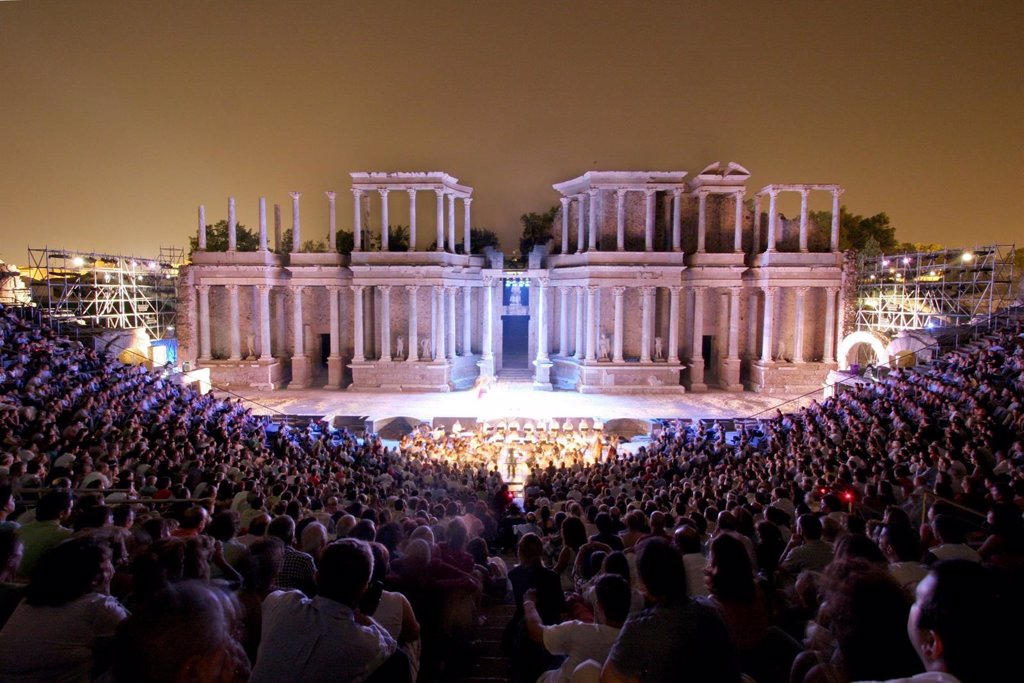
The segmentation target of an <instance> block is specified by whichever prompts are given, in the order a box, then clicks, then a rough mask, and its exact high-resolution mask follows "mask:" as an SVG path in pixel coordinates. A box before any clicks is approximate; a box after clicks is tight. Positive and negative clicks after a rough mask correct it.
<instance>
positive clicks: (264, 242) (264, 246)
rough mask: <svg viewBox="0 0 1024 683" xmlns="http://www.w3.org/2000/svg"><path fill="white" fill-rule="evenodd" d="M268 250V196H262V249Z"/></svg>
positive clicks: (263, 250)
mask: <svg viewBox="0 0 1024 683" xmlns="http://www.w3.org/2000/svg"><path fill="white" fill-rule="evenodd" d="M266 250H267V198H266V197H260V251H262V252H265V251H266Z"/></svg>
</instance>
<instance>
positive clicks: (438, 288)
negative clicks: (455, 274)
mask: <svg viewBox="0 0 1024 683" xmlns="http://www.w3.org/2000/svg"><path fill="white" fill-rule="evenodd" d="M431 286H432V287H433V288H434V292H436V293H437V294H441V293H442V292H444V285H431Z"/></svg>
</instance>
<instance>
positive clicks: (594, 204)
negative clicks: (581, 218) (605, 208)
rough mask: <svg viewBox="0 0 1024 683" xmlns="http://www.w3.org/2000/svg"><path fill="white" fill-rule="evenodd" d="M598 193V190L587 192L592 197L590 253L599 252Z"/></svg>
mask: <svg viewBox="0 0 1024 683" xmlns="http://www.w3.org/2000/svg"><path fill="white" fill-rule="evenodd" d="M597 193H598V190H587V194H588V195H590V226H589V228H588V229H589V230H590V247H589V251H597Z"/></svg>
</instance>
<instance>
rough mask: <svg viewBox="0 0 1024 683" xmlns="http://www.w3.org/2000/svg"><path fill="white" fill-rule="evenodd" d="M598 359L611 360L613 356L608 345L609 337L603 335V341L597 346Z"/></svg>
mask: <svg viewBox="0 0 1024 683" xmlns="http://www.w3.org/2000/svg"><path fill="white" fill-rule="evenodd" d="M597 358H598V360H611V359H612V354H611V349H610V347H609V344H608V335H607V334H602V335H601V340H600V342H599V343H598V346H597Z"/></svg>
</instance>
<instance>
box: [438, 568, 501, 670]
mask: <svg viewBox="0 0 1024 683" xmlns="http://www.w3.org/2000/svg"><path fill="white" fill-rule="evenodd" d="M510 559H511V558H506V561H509V560H510ZM514 612H515V605H511V604H509V605H505V604H493V605H487V606H484V607H483V608H482V609H481V614H482V615H483V616H484V617H485V618H486V620H487V621H486V622H485V623H484V625H483V626H481V627H480V632H479V636H480V638H479V641H480V646H479V649H478V650H477V656H476V658H475V659H474V660H473V662H472V664H470V666H469V667H468V669H467V670H466V671H465V673H464V674H462V676H461V677H458V678H454V679H453V680H454V681H458V682H459V683H499V682H500V683H505V682H506V681H509V680H511V660H510V659H509V658H508V657H506V656H505V654H504V653H503V652H502V651H501V635H502V633H504V632H505V625H506V624H508V622H509V619H511V618H512V614H513V613H514Z"/></svg>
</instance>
